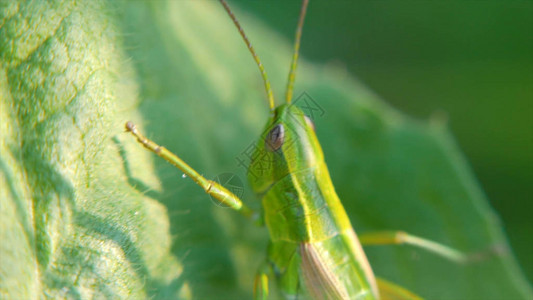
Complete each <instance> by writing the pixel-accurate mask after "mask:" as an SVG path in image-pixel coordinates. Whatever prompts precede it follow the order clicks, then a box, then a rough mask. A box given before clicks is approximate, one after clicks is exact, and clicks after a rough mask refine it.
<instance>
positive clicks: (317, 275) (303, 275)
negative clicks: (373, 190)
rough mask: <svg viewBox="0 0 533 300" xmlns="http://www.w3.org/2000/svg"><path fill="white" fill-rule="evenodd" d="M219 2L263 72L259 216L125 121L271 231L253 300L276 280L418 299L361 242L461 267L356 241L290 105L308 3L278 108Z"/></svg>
mask: <svg viewBox="0 0 533 300" xmlns="http://www.w3.org/2000/svg"><path fill="white" fill-rule="evenodd" d="M220 2H221V3H222V5H223V7H224V9H225V10H226V12H227V13H228V14H229V16H230V18H231V19H232V20H233V22H234V24H235V26H236V27H237V29H238V30H239V33H240V34H241V36H242V38H243V40H244V42H245V43H246V45H247V47H248V49H249V50H250V52H251V54H252V56H253V58H254V60H255V62H256V63H257V65H258V67H259V70H260V72H261V76H262V77H263V81H264V85H265V90H266V93H267V99H268V103H269V106H270V110H271V115H270V118H269V120H268V121H267V124H266V126H265V130H264V132H263V134H262V135H261V139H259V141H258V142H257V145H256V150H255V154H254V155H253V158H254V159H253V161H252V162H251V165H250V169H252V168H257V167H258V166H259V165H261V170H262V172H260V173H259V175H258V173H254V174H253V175H252V173H251V172H249V173H248V179H249V180H250V184H251V187H252V189H253V190H254V192H255V193H256V194H257V195H258V196H259V197H260V198H261V199H262V211H261V213H257V212H254V211H253V210H252V209H250V208H249V207H248V206H246V205H245V204H244V203H243V202H242V201H241V199H239V197H237V196H236V195H235V194H233V193H232V192H231V191H229V190H228V189H226V188H225V187H223V186H222V185H220V184H219V183H217V182H215V181H213V180H208V179H206V178H205V177H203V176H202V175H200V174H199V173H198V172H197V171H195V170H194V169H193V168H191V167H190V166H189V165H187V164H186V163H185V162H184V161H183V160H181V159H180V158H179V157H178V156H176V155H175V154H173V153H171V152H170V151H168V150H167V149H165V148H164V147H162V146H159V145H158V144H156V143H155V142H153V141H151V140H149V139H147V138H146V137H145V136H144V135H142V134H141V133H140V132H139V131H138V129H137V128H136V126H135V125H134V124H133V123H132V122H127V123H126V130H127V131H129V132H131V133H132V134H133V135H134V136H135V137H137V140H138V141H139V142H140V143H141V144H142V145H143V146H144V147H146V148H147V149H149V150H151V151H153V152H154V153H156V154H157V155H159V156H160V157H162V158H164V159H165V160H167V161H168V162H170V163H171V164H173V165H174V166H176V167H177V168H179V169H180V170H181V171H182V172H183V173H184V175H186V176H188V177H190V178H192V179H193V180H194V181H195V182H196V183H197V184H198V185H200V186H201V187H202V188H203V189H204V190H205V192H206V193H207V194H209V195H210V196H212V198H214V199H216V200H218V201H219V202H220V203H222V204H224V205H226V206H228V207H230V208H232V209H234V210H236V211H238V212H240V213H241V214H242V215H244V216H246V217H248V218H250V219H256V220H257V219H259V220H260V223H261V224H265V225H266V227H267V228H268V231H269V233H270V244H269V247H268V251H267V259H266V261H265V262H264V263H263V264H262V266H261V267H260V268H259V271H258V273H257V275H256V278H255V283H254V297H255V298H256V299H267V298H268V297H269V295H272V293H271V289H269V283H270V281H271V280H272V281H274V280H275V282H276V286H277V287H278V290H279V291H280V295H281V296H282V297H283V298H286V299H418V298H419V297H418V296H416V295H415V294H413V293H411V292H409V291H407V290H405V289H404V288H402V287H399V286H397V285H395V284H392V283H390V282H387V281H384V280H379V279H376V277H375V276H374V273H373V271H372V269H371V267H370V264H369V262H368V260H367V258H366V255H365V253H364V252H363V249H362V247H361V242H362V243H364V244H374V245H376V244H411V245H415V246H418V247H422V248H425V249H427V250H430V251H433V252H436V253H438V254H440V255H443V256H445V257H447V258H449V259H452V260H455V261H463V260H464V257H463V255H462V254H461V253H459V252H457V251H456V250H453V249H451V248H448V247H446V246H443V245H440V244H437V243H435V242H432V241H428V240H425V239H422V238H419V237H415V236H412V235H409V234H407V233H404V232H378V233H372V234H367V235H363V236H360V238H361V242H360V240H359V239H358V237H357V235H356V234H355V231H354V229H353V228H352V225H351V224H350V220H349V219H348V216H347V214H346V212H345V210H344V208H343V206H342V204H341V201H340V200H339V198H338V196H337V194H336V193H335V189H334V187H333V184H332V182H331V178H330V176H329V172H328V168H327V165H326V163H325V161H324V155H323V153H322V148H321V147H320V143H319V142H318V139H317V136H316V134H315V131H314V125H313V124H312V122H311V120H310V119H309V118H307V117H306V116H305V115H304V114H303V112H302V111H301V110H300V109H299V108H298V107H297V106H296V105H291V99H292V92H293V85H294V80H295V73H296V67H297V61H298V52H299V48H300V39H301V35H302V27H303V23H304V19H305V14H306V10H307V5H308V0H303V4H302V8H301V12H300V17H299V21H298V26H297V30H296V38H295V44H294V53H293V58H292V64H291V67H290V71H289V79H288V84H287V90H286V103H284V104H282V105H279V106H277V107H275V103H274V96H273V93H272V89H271V87H270V83H269V81H268V78H267V75H266V72H265V69H264V67H263V65H262V64H261V62H260V60H259V57H258V56H257V54H256V52H255V50H254V48H253V47H252V45H251V43H250V41H249V40H248V38H247V37H246V35H245V34H244V31H243V30H242V28H241V26H240V24H239V22H238V21H237V18H236V17H235V16H234V14H233V13H232V11H231V10H230V8H229V6H228V4H227V3H226V2H225V1H224V0H220Z"/></svg>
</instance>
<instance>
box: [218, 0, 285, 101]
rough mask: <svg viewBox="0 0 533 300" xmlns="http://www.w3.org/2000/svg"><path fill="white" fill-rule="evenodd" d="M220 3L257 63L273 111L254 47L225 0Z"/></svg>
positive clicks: (266, 83)
mask: <svg viewBox="0 0 533 300" xmlns="http://www.w3.org/2000/svg"><path fill="white" fill-rule="evenodd" d="M220 3H221V4H222V6H224V9H225V10H226V12H227V13H228V15H229V16H230V18H231V19H232V20H233V24H235V26H236V27H237V29H238V30H239V33H240V34H241V36H242V39H243V40H244V43H246V46H247V47H248V50H250V53H252V56H253V57H254V60H255V62H256V63H257V66H258V67H259V71H261V76H263V82H264V83H265V90H266V93H267V98H268V105H269V106H270V110H274V106H275V104H274V94H273V93H272V88H271V87H270V81H268V77H267V74H266V71H265V68H264V67H263V64H262V63H261V61H260V60H259V56H257V53H255V50H254V47H253V46H252V43H250V40H248V37H247V36H246V34H245V33H244V30H243V29H242V27H241V24H239V21H237V18H236V17H235V15H234V14H233V12H232V11H231V9H230V8H229V5H228V3H226V1H225V0H220Z"/></svg>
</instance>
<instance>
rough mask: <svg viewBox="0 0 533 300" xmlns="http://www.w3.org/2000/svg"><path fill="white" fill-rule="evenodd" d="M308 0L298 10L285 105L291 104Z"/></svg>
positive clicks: (304, 0)
mask: <svg viewBox="0 0 533 300" xmlns="http://www.w3.org/2000/svg"><path fill="white" fill-rule="evenodd" d="M308 3H309V0H303V2H302V9H301V10H300V19H299V20H298V27H296V38H295V41H294V53H293V55H292V64H291V70H290V71H289V80H288V82H287V93H286V94H285V99H286V102H287V103H291V100H292V91H293V89H294V78H295V76H296V66H297V65H298V52H299V51H300V39H301V38H302V28H303V26H304V19H305V13H306V11H307V4H308Z"/></svg>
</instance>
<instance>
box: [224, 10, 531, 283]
mask: <svg viewBox="0 0 533 300" xmlns="http://www.w3.org/2000/svg"><path fill="white" fill-rule="evenodd" d="M232 4H234V5H235V4H237V5H238V6H239V8H241V9H242V10H245V11H248V12H249V13H251V14H252V15H254V16H255V17H258V18H259V19H260V20H262V21H263V22H265V23H267V24H268V25H269V26H270V27H272V28H274V29H275V30H277V31H279V32H280V33H281V34H283V35H284V36H285V37H286V38H287V39H288V40H291V41H292V39H293V35H294V30H295V26H296V22H297V14H298V11H299V9H300V5H301V2H300V1H274V2H273V1H268V2H266V1H249V0H235V1H232ZM532 16H533V2H531V1H436V2H434V1H357V2H354V1H334V2H333V1H311V3H310V5H309V9H308V17H307V20H306V24H305V27H304V33H303V40H302V46H301V53H302V55H303V57H304V58H305V59H307V60H310V61H313V62H317V63H324V64H328V63H331V64H335V65H336V66H343V67H345V68H346V70H347V71H348V72H349V73H351V74H353V75H355V76H356V77H357V78H359V79H360V80H361V81H362V82H364V83H365V84H366V85H368V86H369V87H370V88H371V89H372V90H373V91H374V92H375V93H377V94H378V95H380V96H381V97H382V98H383V99H385V101H387V102H388V103H390V104H392V105H393V106H395V107H396V108H398V109H399V110H401V111H403V112H405V113H407V114H409V115H411V116H414V117H417V118H420V119H428V118H430V116H431V115H432V114H434V113H445V114H446V115H447V117H448V121H449V126H450V128H451V130H452V132H453V134H454V136H455V137H456V139H457V141H458V143H459V146H460V147H461V149H462V150H463V151H464V153H465V155H466V156H467V158H468V160H469V163H470V164H471V166H472V168H473V170H474V172H475V175H476V176H477V178H478V180H479V181H480V184H481V186H482V188H483V189H484V191H485V193H486V194H487V196H488V198H489V200H490V202H491V204H492V205H493V207H494V208H495V209H496V210H497V211H498V213H499V215H500V217H501V220H502V223H503V226H504V228H505V230H506V232H507V234H508V238H509V240H510V243H511V246H512V247H513V249H514V251H515V253H516V255H517V257H518V260H519V262H520V264H521V267H522V268H523V270H524V271H525V272H526V275H527V276H528V278H529V280H530V281H532V279H533V257H532V256H531V253H533V218H532V217H531V214H532V213H531V212H532V211H533V186H532V183H533V117H532V116H533V17H532ZM251 39H252V42H253V40H254V39H253V37H251ZM257 50H258V52H259V55H261V52H265V51H273V50H275V49H257ZM266 68H267V71H268V66H266Z"/></svg>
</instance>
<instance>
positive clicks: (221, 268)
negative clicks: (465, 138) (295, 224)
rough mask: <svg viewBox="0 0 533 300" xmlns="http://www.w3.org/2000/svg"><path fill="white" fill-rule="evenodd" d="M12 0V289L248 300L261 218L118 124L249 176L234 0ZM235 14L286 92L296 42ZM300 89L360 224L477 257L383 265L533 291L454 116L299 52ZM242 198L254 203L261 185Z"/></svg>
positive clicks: (6, 263) (399, 272)
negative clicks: (226, 201) (454, 129)
mask: <svg viewBox="0 0 533 300" xmlns="http://www.w3.org/2000/svg"><path fill="white" fill-rule="evenodd" d="M0 5H1V6H0V132H1V137H0V151H1V152H0V170H1V172H0V297H1V298H3V299H20V298H38V297H46V298H58V297H68V298H91V297H107V298H115V297H117V298H127V297H129V298H145V297H155V298H168V297H180V298H188V297H191V296H192V297H193V298H245V297H248V298H249V297H250V296H251V288H252V282H253V275H254V273H255V270H256V268H257V267H258V266H259V265H260V263H261V260H262V259H263V258H264V251H265V245H266V242H267V234H266V232H265V230H264V229H262V228H255V227H254V226H253V225H252V224H249V223H247V222H246V220H243V219H241V217H240V216H238V215H237V214H236V213H234V212H232V211H230V210H228V209H221V208H218V207H216V206H215V205H213V204H212V203H211V202H210V201H209V197H208V196H207V195H205V194H204V193H203V192H202V191H201V190H200V189H199V188H198V187H197V186H196V185H194V184H193V183H192V181H191V180H190V179H183V178H181V176H180V175H181V174H180V173H179V172H178V171H177V170H175V169H174V168H172V167H171V166H169V165H167V164H166V163H165V162H163V161H162V160H161V159H157V158H155V157H154V156H153V155H152V154H150V153H148V152H147V151H145V150H144V149H142V147H141V146H139V145H138V144H137V143H136V142H135V141H134V140H133V138H132V137H131V136H129V135H127V134H126V133H124V130H123V124H124V123H125V122H126V121H127V120H130V119H131V120H133V121H135V122H136V123H138V124H144V126H142V130H143V131H144V132H145V133H147V135H148V136H149V137H151V138H153V139H154V140H156V141H158V142H160V143H161V144H163V145H165V146H166V147H167V148H169V149H171V150H173V151H175V152H176V153H178V154H179V155H180V156H182V158H183V159H184V160H186V161H187V162H189V163H190V165H191V166H193V167H195V168H197V169H198V170H199V171H200V172H201V173H203V174H204V175H205V176H207V177H214V176H215V175H217V174H220V173H223V172H234V173H237V174H238V175H239V176H240V177H241V178H243V179H244V178H245V176H244V174H245V170H244V169H243V168H241V167H239V166H238V165H237V161H236V157H242V153H243V152H245V150H246V149H247V147H248V146H250V145H251V143H252V142H253V141H254V139H255V138H257V136H258V135H259V132H260V129H261V127H262V126H263V122H264V121H265V120H266V117H267V114H268V111H267V106H266V103H265V101H264V98H265V96H264V91H263V90H262V82H261V80H260V77H259V74H258V72H257V70H256V66H255V65H254V64H253V60H252V59H251V57H250V56H249V54H248V53H247V51H246V48H245V47H244V45H243V44H242V41H241V40H240V37H239V36H238V34H237V32H236V30H235V28H234V27H233V25H232V24H231V22H230V21H229V19H228V18H227V16H226V15H225V14H224V12H223V10H222V8H221V7H219V6H218V5H217V3H215V2H199V3H195V2H192V1H167V2H162V1H161V2H153V3H152V2H146V3H145V2H140V1H134V2H131V3H118V4H115V3H114V4H109V3H108V2H103V1H80V2H68V3H63V2H61V1H57V2H55V1H50V2H36V3H32V4H29V3H26V2H23V1H20V2H15V1H8V2H2V3H1V4H0ZM237 13H238V15H239V19H241V20H242V22H243V23H244V27H245V29H246V31H247V33H248V35H249V36H250V38H251V39H252V41H253V42H254V44H255V47H256V48H257V49H258V52H259V55H260V56H261V57H262V59H263V60H264V64H265V65H266V67H267V70H268V72H269V75H270V77H271V78H273V79H275V80H274V81H273V85H274V88H275V89H276V90H277V91H278V93H279V94H278V95H279V96H281V95H282V94H281V93H280V92H281V91H282V88H283V87H284V82H285V78H286V72H287V70H288V66H289V59H290V46H289V45H288V43H287V41H285V40H282V39H280V38H279V37H278V36H276V35H275V34H273V33H272V32H270V31H268V29H266V28H263V27H261V26H260V25H258V24H256V23H254V21H253V20H251V19H247V18H246V16H243V14H242V13H239V11H237ZM303 91H306V92H307V93H308V94H309V95H310V96H311V97H312V98H313V99H315V101H316V102H317V103H319V105H320V106H321V107H322V108H323V109H324V112H325V113H324V115H323V116H322V117H317V118H315V121H316V126H317V134H318V137H319V139H320V140H321V143H322V146H323V148H324V152H325V155H326V161H327V162H328V165H329V167H330V172H331V174H332V177H333V182H334V184H335V186H336V188H337V191H338V194H339V196H340V197H341V199H342V200H343V203H344V205H345V207H346V209H347V211H348V213H349V215H350V218H351V220H352V222H353V225H354V227H355V229H356V230H357V231H358V232H364V231H371V230H377V229H391V230H395V229H398V230H405V231H409V232H411V233H413V234H417V235H420V236H423V237H426V238H430V239H433V240H436V241H439V242H442V243H445V244H447V245H450V246H453V247H456V248H458V249H460V250H462V251H466V252H470V253H480V257H481V259H479V261H475V262H473V263H471V264H468V265H454V264H452V263H450V262H448V261H445V260H444V259H442V258H440V257H435V256H434V255H431V254H427V253H425V252H423V251H419V250H417V249H412V248H410V247H394V246H391V247H382V248H380V247H371V248H368V249H367V253H368V255H369V259H370V262H371V264H372V265H373V267H374V270H375V272H376V274H378V276H382V277H384V278H386V279H388V280H391V281H394V282H396V283H398V284H402V285H404V286H406V287H407V288H409V289H411V290H413V291H415V292H417V293H419V294H420V295H422V296H425V297H427V298H431V299H457V298H475V299H491V298H492V299H501V298H507V299H525V298H530V297H531V290H530V287H529V285H528V283H526V282H525V280H524V279H523V277H522V274H521V273H520V272H519V271H518V270H517V268H516V265H515V262H514V258H513V256H512V254H511V253H510V252H508V249H507V244H506V240H505V238H504V236H503V235H502V231H501V228H500V226H499V224H498V221H497V218H496V217H495V216H494V214H493V212H492V210H491V209H490V207H488V205H487V201H486V199H485V197H484V195H483V193H482V192H481V191H480V190H479V188H478V186H477V184H476V182H475V180H474V179H473V176H472V175H471V172H470V171H469V170H468V168H467V165H466V163H465V162H464V161H463V159H462V156H461V154H460V153H459V152H458V151H457V150H456V149H455V147H454V143H453V141H452V139H451V138H450V137H449V136H448V134H447V130H446V129H445V128H444V126H443V124H441V123H440V122H439V121H438V120H434V122H432V123H431V124H422V123H418V122H415V121H413V120H410V119H408V118H406V117H405V116H402V115H400V114H398V113H397V112H395V111H394V110H392V109H391V108H390V107H388V106H387V105H386V104H384V103H382V102H381V101H380V100H379V99H376V97H375V96H374V95H373V94H372V93H370V92H369V91H368V90H366V89H365V88H364V87H363V86H361V85H359V84H358V83H357V82H355V81H354V80H353V79H351V78H350V77H349V76H348V75H346V74H344V73H342V72H339V71H336V70H335V69H328V68H326V67H322V66H314V65H310V64H305V63H303V64H302V65H301V66H300V68H299V73H298V77H297V84H296V91H295V95H296V96H297V95H299V94H300V93H301V92H303ZM280 99H281V97H280ZM244 200H245V201H246V202H247V203H250V204H251V206H253V207H256V208H257V207H259V202H258V201H257V200H256V199H255V198H254V196H253V195H252V193H251V192H250V190H249V189H246V191H245V194H244ZM495 250H497V251H495ZM495 252H496V254H494V253H495ZM491 253H492V255H491Z"/></svg>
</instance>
